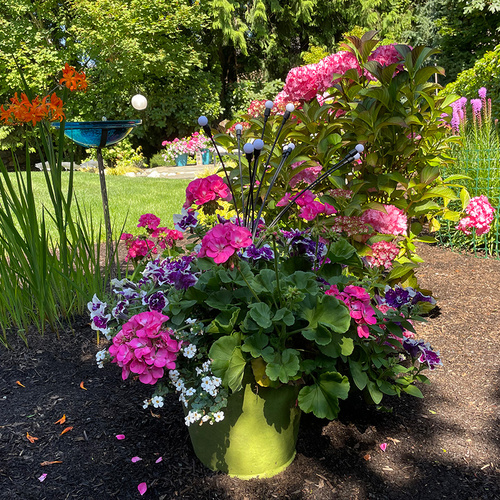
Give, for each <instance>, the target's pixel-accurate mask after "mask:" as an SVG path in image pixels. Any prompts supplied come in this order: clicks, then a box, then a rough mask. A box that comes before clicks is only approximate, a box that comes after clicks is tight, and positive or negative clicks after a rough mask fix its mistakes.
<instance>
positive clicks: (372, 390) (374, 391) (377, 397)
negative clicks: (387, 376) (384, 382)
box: [366, 380, 384, 405]
mask: <svg viewBox="0 0 500 500" xmlns="http://www.w3.org/2000/svg"><path fill="white" fill-rule="evenodd" d="M366 387H367V388H368V393H369V394H370V397H371V398H372V400H373V402H374V403H375V404H376V405H378V404H379V403H380V401H382V398H383V397H384V394H383V393H382V392H380V391H379V390H378V387H377V384H375V382H373V381H371V380H369V381H368V382H367V384H366Z"/></svg>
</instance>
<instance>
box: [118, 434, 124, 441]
mask: <svg viewBox="0 0 500 500" xmlns="http://www.w3.org/2000/svg"><path fill="white" fill-rule="evenodd" d="M116 439H118V441H121V440H122V439H125V434H117V435H116Z"/></svg>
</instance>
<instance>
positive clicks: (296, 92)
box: [283, 64, 318, 101]
mask: <svg viewBox="0 0 500 500" xmlns="http://www.w3.org/2000/svg"><path fill="white" fill-rule="evenodd" d="M317 66H318V65H317V64H308V65H306V66H298V67H296V68H292V69H291V70H290V71H289V72H288V75H287V77H286V80H285V87H284V89H283V91H284V92H285V93H286V94H287V95H288V97H289V98H290V99H291V100H292V101H300V100H301V99H302V100H305V101H310V100H311V99H313V98H314V97H316V94H317V85H318V84H317V78H316V70H317Z"/></svg>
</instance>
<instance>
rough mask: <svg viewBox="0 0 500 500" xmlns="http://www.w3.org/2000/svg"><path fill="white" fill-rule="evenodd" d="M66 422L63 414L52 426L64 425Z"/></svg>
mask: <svg viewBox="0 0 500 500" xmlns="http://www.w3.org/2000/svg"><path fill="white" fill-rule="evenodd" d="M64 422H66V414H64V415H63V416H62V417H61V418H60V419H59V420H58V421H57V422H54V424H64Z"/></svg>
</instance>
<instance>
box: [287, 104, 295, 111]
mask: <svg viewBox="0 0 500 500" xmlns="http://www.w3.org/2000/svg"><path fill="white" fill-rule="evenodd" d="M294 109H295V106H294V105H293V104H292V103H288V104H287V105H286V110H287V111H288V112H289V113H291V112H292V111H293V110H294Z"/></svg>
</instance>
